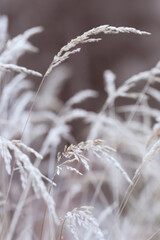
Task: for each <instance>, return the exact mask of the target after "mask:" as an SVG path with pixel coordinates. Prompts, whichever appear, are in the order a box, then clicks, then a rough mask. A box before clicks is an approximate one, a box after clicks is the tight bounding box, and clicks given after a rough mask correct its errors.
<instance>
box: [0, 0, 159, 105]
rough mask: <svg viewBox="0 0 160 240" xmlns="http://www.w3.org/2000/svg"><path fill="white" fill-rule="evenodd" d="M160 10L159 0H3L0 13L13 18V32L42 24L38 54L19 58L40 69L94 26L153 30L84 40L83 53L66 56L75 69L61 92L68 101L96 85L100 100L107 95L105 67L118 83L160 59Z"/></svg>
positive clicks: (10, 20) (34, 38)
mask: <svg viewBox="0 0 160 240" xmlns="http://www.w3.org/2000/svg"><path fill="white" fill-rule="evenodd" d="M159 12H160V1H159V0H152V1H150V0H138V1H133V0H118V1H117V0H94V1H93V0H81V1H79V0H45V1H43V0H41V1H39V0H27V1H26V0H0V14H1V15H3V14H6V15H7V16H8V17H9V33H10V36H11V37H14V36H16V35H17V34H20V33H22V32H24V31H25V30H26V29H28V28H31V27H34V26H43V27H44V32H43V33H41V34H38V35H37V36H35V37H33V38H32V39H31V41H32V42H33V44H34V45H36V46H37V47H38V48H39V50H40V51H39V53H37V54H35V55H33V54H32V55H31V54H28V55H25V56H24V57H23V58H21V60H20V62H19V64H20V65H23V66H26V67H28V68H30V69H34V70H37V71H40V72H41V73H44V72H45V71H46V69H47V67H48V65H49V64H50V62H51V61H52V58H53V56H54V55H55V54H56V53H57V52H58V51H59V49H60V48H61V47H62V46H63V45H65V44H66V43H67V42H69V41H70V40H71V39H72V38H75V37H76V36H78V35H81V34H82V33H83V32H85V31H87V30H89V29H90V28H93V27H96V26H99V25H104V24H109V25H113V26H129V27H135V28H137V29H140V30H145V31H149V32H151V33H152V35H151V36H137V35H133V34H119V35H103V36H102V38H103V39H102V41H101V42H99V43H93V44H86V45H83V46H82V50H81V52H80V53H79V54H75V55H74V56H72V57H71V58H70V59H69V60H67V64H68V66H69V67H70V69H71V72H72V74H71V77H70V79H69V82H67V84H66V87H65V92H63V94H62V96H63V98H64V100H66V99H67V98H68V96H71V94H73V93H75V92H77V91H78V90H81V89H85V88H92V89H96V90H98V91H99V92H100V103H99V104H101V100H102V101H103V98H104V91H103V72H104V70H106V69H110V70H112V71H113V72H114V73H115V74H116V75H117V85H120V83H121V82H122V81H125V80H126V79H127V78H129V77H130V76H131V75H133V74H136V73H138V72H140V71H144V70H147V69H150V68H151V67H153V66H154V65H155V64H156V63H157V62H158V60H159V59H160V48H159V42H160V17H159ZM36 81H37V80H35V82H36Z"/></svg>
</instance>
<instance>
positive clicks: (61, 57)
mask: <svg viewBox="0 0 160 240" xmlns="http://www.w3.org/2000/svg"><path fill="white" fill-rule="evenodd" d="M100 33H104V34H117V33H134V34H139V35H142V34H147V35H148V34H150V33H148V32H144V31H140V30H137V29H135V28H129V27H112V26H109V25H102V26H99V27H96V28H93V29H91V30H89V31H87V32H85V33H83V34H82V35H80V36H78V37H76V38H75V39H72V40H71V41H70V42H69V43H68V44H67V45H65V46H64V47H62V48H61V49H60V51H59V52H58V54H57V55H56V56H55V57H54V58H53V61H52V63H51V64H50V66H49V68H48V70H47V71H46V73H45V76H44V77H46V76H48V75H49V74H50V72H51V71H52V69H53V68H54V67H56V66H57V65H59V64H60V63H62V62H63V61H65V60H66V59H67V58H69V56H70V55H71V54H74V53H76V52H79V51H80V48H77V49H74V48H75V47H76V46H77V45H79V44H84V43H92V42H98V41H100V40H101V38H92V36H95V35H98V34H100Z"/></svg>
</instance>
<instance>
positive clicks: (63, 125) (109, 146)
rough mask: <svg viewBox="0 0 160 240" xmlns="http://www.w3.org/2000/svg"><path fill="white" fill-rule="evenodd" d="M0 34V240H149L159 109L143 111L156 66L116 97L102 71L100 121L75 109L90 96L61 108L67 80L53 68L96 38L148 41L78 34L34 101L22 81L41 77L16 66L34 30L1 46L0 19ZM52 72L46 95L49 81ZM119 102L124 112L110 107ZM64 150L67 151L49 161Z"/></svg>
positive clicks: (154, 221) (155, 227) (152, 91)
mask: <svg viewBox="0 0 160 240" xmlns="http://www.w3.org/2000/svg"><path fill="white" fill-rule="evenodd" d="M0 26H1V36H0V71H1V79H0V81H1V92H0V103H1V104H0V114H1V118H0V167H1V175H0V239H2V240H4V239H6V240H12V239H16V240H17V239H18V240H20V239H22V238H23V239H26V240H37V239H40V240H42V239H45V240H48V239H58V240H62V239H66V240H67V239H76V240H81V239H85V240H90V239H106V240H112V239H114V240H120V239H131V240H132V239H133V240H134V239H139V240H149V239H150V240H151V239H154V237H158V234H159V232H160V230H159V229H160V218H159V214H160V212H159V209H160V204H159V198H160V191H159V181H160V177H159V176H160V175H159V162H158V160H159V150H160V140H159V132H160V131H159V129H160V127H159V126H160V123H159V119H160V117H159V116H160V110H159V108H158V107H156V108H153V107H150V100H152V99H153V98H154V100H155V101H157V102H158V103H159V101H160V98H159V91H158V90H157V89H156V88H155V83H156V84H159V83H160V77H159V76H160V64H159V63H158V64H157V65H156V66H155V67H154V68H153V69H151V70H149V71H146V72H143V73H139V74H138V75H135V76H133V77H131V78H130V79H128V80H126V81H125V82H124V83H123V84H122V85H121V86H120V87H119V88H116V84H115V81H116V75H115V73H113V72H112V71H110V70H106V71H105V72H104V89H105V91H106V100H105V102H104V104H103V106H102V107H101V109H100V110H99V113H97V112H93V111H92V112H91V111H88V110H87V109H82V108H78V107H77V105H78V104H80V103H81V102H83V101H87V100H88V99H89V98H98V93H97V92H96V91H94V90H91V89H86V90H83V91H80V92H78V93H76V94H75V95H74V96H71V97H70V98H69V99H68V100H67V101H66V102H62V100H61V99H60V98H59V95H58V92H60V89H61V88H62V87H63V86H62V85H63V83H64V81H66V78H67V77H68V76H69V74H70V71H69V69H68V68H67V66H64V65H62V66H61V65H60V64H62V62H64V61H65V60H66V59H67V58H69V57H70V56H71V55H72V54H75V53H77V52H79V50H80V48H77V46H78V45H80V44H84V43H92V42H98V41H99V40H101V39H99V38H95V36H96V35H98V34H100V33H104V34H120V33H134V34H140V35H143V34H145V35H148V33H147V32H143V31H139V30H136V29H134V28H128V27H111V26H108V25H104V26H100V27H97V28H93V29H91V30H89V31H87V32H85V33H84V34H82V35H81V36H79V37H77V38H75V39H73V40H71V41H70V42H69V43H68V44H67V45H65V46H64V47H62V48H61V50H60V51H59V52H58V54H57V55H56V56H55V57H54V58H53V61H52V63H51V64H50V66H49V68H48V69H47V71H46V73H45V74H44V76H43V77H42V80H41V82H40V85H39V88H38V90H37V92H34V91H33V90H32V84H31V81H30V80H28V78H27V77H26V76H27V75H29V74H32V75H35V76H37V77H41V73H38V72H36V71H33V70H29V69H26V68H25V67H21V66H18V65H17V61H18V59H19V58H20V57H21V56H22V55H23V54H24V53H25V52H26V51H32V52H35V51H37V48H35V47H34V46H32V44H31V43H30V42H29V38H30V37H31V36H32V35H34V34H37V33H39V32H41V31H42V28H41V27H36V28H32V29H30V30H27V31H26V32H25V33H24V34H21V35H19V36H17V37H15V38H14V39H8V31H7V27H8V19H7V17H6V16H1V17H0ZM144 37H145V36H144ZM97 47H98V46H97ZM57 65H60V66H59V68H57V69H55V70H54V71H55V75H54V89H53V88H52V85H53V83H52V79H51V75H52V73H51V72H52V70H53V68H55V67H56V66H57ZM8 71H9V72H12V71H13V72H14V74H11V73H8ZM54 71H53V72H54ZM56 71H57V72H56ZM15 72H16V73H15ZM17 72H18V73H17ZM19 72H20V73H19ZM139 82H142V83H141V85H143V88H142V89H141V90H138V89H137V88H136V85H137V84H138V83H139ZM42 86H44V88H42ZM51 89H52V90H53V92H52V91H51ZM133 89H134V90H133ZM52 95H54V96H52ZM120 98H126V103H127V99H132V102H133V104H132V105H127V104H126V105H124V106H117V100H119V99H120ZM50 106H52V108H50ZM121 113H123V117H122V114H121ZM77 119H79V121H81V125H82V126H83V128H84V129H85V131H82V132H83V135H82V136H83V142H81V143H77V140H76V137H75V134H74V131H73V125H72V122H73V121H74V120H77ZM15 139H20V140H15ZM22 140H23V141H22ZM65 143H67V145H69V146H68V147H67V146H65V147H64V150H63V151H62V152H61V153H58V151H59V149H62V146H64V145H65ZM148 209H149V211H148Z"/></svg>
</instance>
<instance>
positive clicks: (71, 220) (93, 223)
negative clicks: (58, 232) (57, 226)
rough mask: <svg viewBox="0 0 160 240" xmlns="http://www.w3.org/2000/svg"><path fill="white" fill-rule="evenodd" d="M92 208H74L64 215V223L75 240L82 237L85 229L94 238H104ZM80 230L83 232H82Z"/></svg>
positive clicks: (99, 239)
mask: <svg viewBox="0 0 160 240" xmlns="http://www.w3.org/2000/svg"><path fill="white" fill-rule="evenodd" d="M92 210H93V208H92V207H89V206H88V207H87V206H84V207H81V208H75V209H73V210H72V211H71V212H68V213H67V214H66V215H65V219H64V223H65V225H66V227H67V228H68V230H69V231H70V232H71V233H72V235H73V237H74V239H75V240H80V239H82V236H83V237H84V236H85V232H86V231H87V233H90V234H91V235H92V237H93V236H94V239H97V240H104V239H105V238H104V235H103V232H102V231H101V229H100V227H99V224H98V222H97V220H96V219H95V218H94V217H93V214H92ZM82 231H85V232H83V234H82Z"/></svg>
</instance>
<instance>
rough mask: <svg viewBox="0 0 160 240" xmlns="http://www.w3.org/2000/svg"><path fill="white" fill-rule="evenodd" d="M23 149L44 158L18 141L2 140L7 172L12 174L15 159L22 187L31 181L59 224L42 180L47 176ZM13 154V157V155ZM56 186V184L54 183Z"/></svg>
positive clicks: (1, 145)
mask: <svg viewBox="0 0 160 240" xmlns="http://www.w3.org/2000/svg"><path fill="white" fill-rule="evenodd" d="M20 148H23V149H25V150H26V151H27V152H29V153H33V154H34V155H35V156H36V157H38V158H40V159H42V156H41V155H40V154H39V153H37V152H36V151H35V150H34V149H32V148H29V147H27V146H26V145H25V144H23V143H20V142H18V141H12V142H11V141H9V140H7V139H5V138H2V137H1V138H0V154H1V157H2V159H3V160H4V162H5V165H6V170H7V172H8V174H11V160H12V159H13V156H14V159H15V163H16V165H17V167H18V169H19V172H20V178H21V183H22V187H23V188H25V187H26V186H27V184H29V181H31V184H32V187H33V190H34V192H35V194H36V196H37V197H38V198H42V199H43V200H44V201H45V203H46V204H47V206H48V209H49V210H50V212H51V213H52V214H53V216H54V219H55V221H56V222H58V218H57V215H56V212H55V202H54V200H53V198H52V197H51V196H50V194H49V193H48V190H47V188H46V186H45V184H44V182H43V180H42V178H45V179H46V180H48V179H47V178H46V177H45V176H43V175H42V174H41V172H40V171H39V169H38V168H36V167H35V166H34V165H33V164H32V163H31V161H30V159H29V157H28V156H27V155H26V154H25V153H24V152H23V151H22V150H21V149H20ZM11 152H13V156H12V153H11ZM48 181H49V182H50V180H48ZM53 184H54V183H53Z"/></svg>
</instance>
